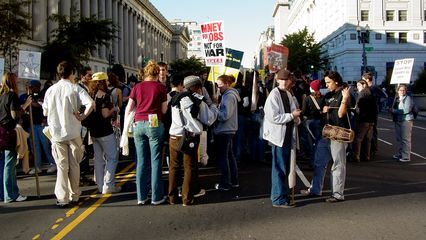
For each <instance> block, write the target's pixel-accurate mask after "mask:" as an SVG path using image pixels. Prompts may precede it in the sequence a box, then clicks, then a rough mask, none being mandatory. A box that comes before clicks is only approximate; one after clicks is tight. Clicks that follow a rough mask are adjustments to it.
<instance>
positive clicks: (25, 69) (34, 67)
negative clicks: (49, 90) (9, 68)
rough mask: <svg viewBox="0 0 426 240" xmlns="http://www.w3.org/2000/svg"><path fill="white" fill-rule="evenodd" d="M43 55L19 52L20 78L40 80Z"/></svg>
mask: <svg viewBox="0 0 426 240" xmlns="http://www.w3.org/2000/svg"><path fill="white" fill-rule="evenodd" d="M40 64H41V53H40V52H30V51H19V68H18V78H27V79H35V80H40Z"/></svg>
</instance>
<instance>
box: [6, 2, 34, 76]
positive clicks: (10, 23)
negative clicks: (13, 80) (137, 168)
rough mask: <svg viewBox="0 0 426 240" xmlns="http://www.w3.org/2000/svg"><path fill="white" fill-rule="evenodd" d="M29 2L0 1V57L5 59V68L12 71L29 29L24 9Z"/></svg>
mask: <svg viewBox="0 0 426 240" xmlns="http://www.w3.org/2000/svg"><path fill="white" fill-rule="evenodd" d="M28 4H30V1H21V0H9V1H4V0H1V1H0V55H1V56H3V57H4V58H5V68H6V69H9V71H12V70H13V68H14V67H15V65H16V64H14V63H13V62H14V60H16V59H17V58H18V54H19V44H21V43H22V40H23V39H24V38H26V37H27V36H28V35H27V34H28V33H29V32H31V27H30V24H29V20H30V15H29V14H28V13H27V12H26V11H25V7H27V6H28Z"/></svg>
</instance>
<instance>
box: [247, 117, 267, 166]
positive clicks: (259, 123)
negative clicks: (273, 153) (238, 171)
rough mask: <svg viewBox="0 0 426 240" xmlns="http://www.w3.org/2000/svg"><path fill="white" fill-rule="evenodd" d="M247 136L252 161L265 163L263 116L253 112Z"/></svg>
mask: <svg viewBox="0 0 426 240" xmlns="http://www.w3.org/2000/svg"><path fill="white" fill-rule="evenodd" d="M250 128H251V130H252V134H251V136H249V138H250V139H249V143H250V151H251V157H252V158H253V160H257V161H265V142H266V141H265V140H264V139H263V114H261V113H259V112H255V113H253V114H252V116H251V120H250Z"/></svg>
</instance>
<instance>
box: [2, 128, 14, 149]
mask: <svg viewBox="0 0 426 240" xmlns="http://www.w3.org/2000/svg"><path fill="white" fill-rule="evenodd" d="M16 138H17V136H16V131H15V129H8V128H5V127H3V126H0V150H15V148H16Z"/></svg>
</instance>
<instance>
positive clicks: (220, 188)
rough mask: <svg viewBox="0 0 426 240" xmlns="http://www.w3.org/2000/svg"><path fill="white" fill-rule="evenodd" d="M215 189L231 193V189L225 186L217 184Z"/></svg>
mask: <svg viewBox="0 0 426 240" xmlns="http://www.w3.org/2000/svg"><path fill="white" fill-rule="evenodd" d="M214 188H215V189H216V190H221V191H229V190H230V188H229V187H228V188H226V187H223V186H221V185H220V184H219V183H216V184H215V185H214Z"/></svg>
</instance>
